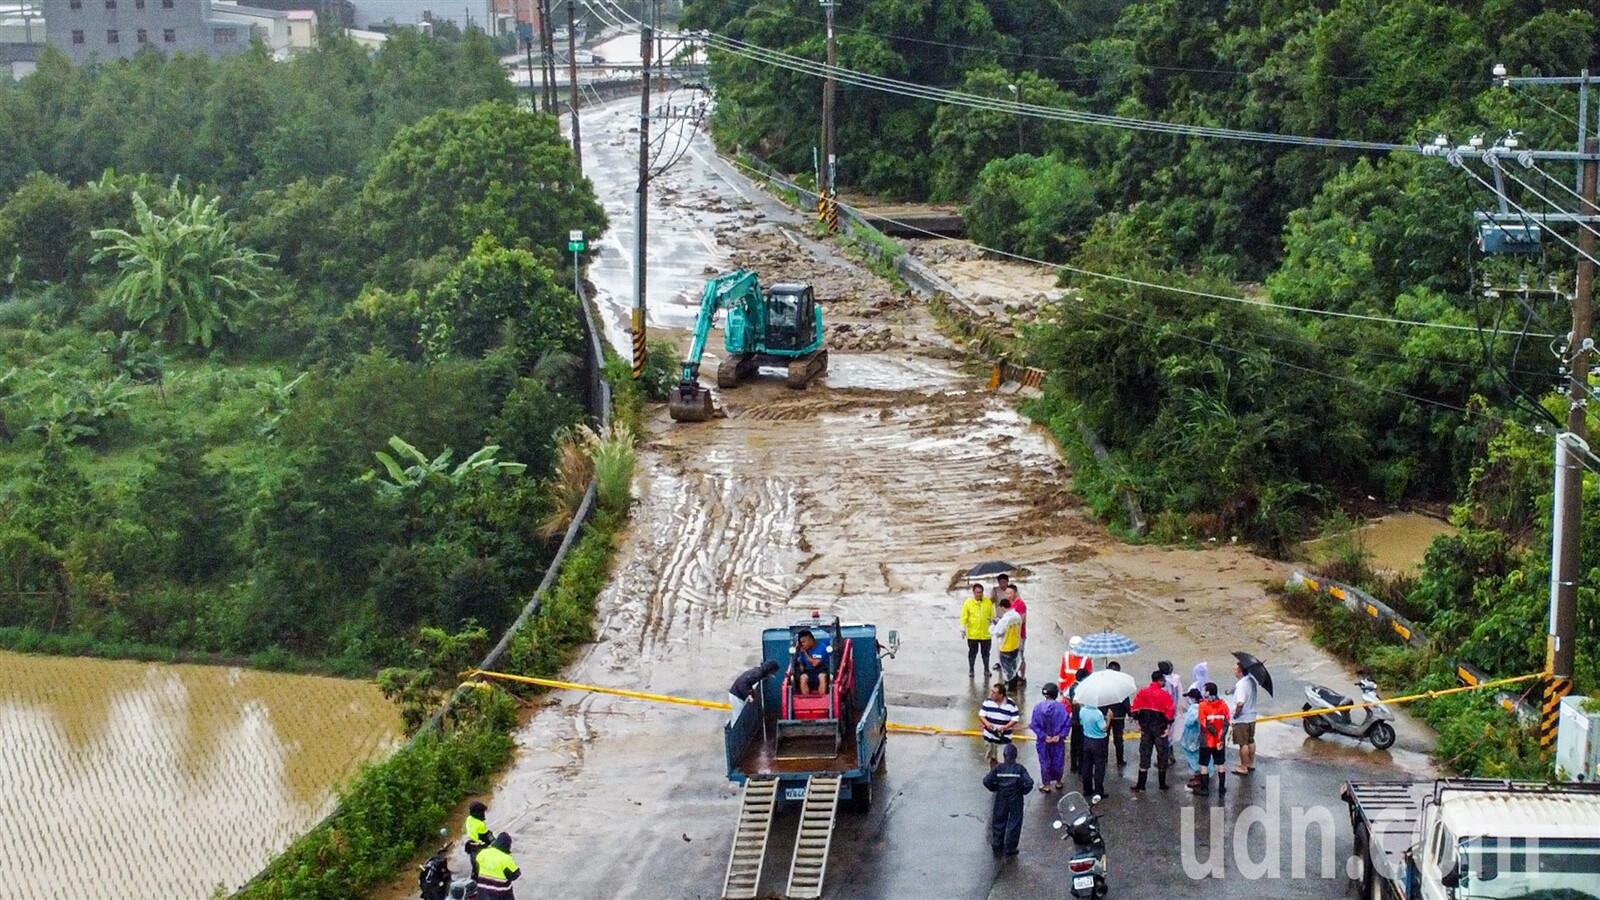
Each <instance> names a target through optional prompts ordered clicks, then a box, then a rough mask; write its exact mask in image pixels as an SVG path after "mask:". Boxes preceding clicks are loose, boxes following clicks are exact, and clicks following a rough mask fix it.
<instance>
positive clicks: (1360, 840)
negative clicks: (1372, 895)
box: [1349, 823, 1372, 898]
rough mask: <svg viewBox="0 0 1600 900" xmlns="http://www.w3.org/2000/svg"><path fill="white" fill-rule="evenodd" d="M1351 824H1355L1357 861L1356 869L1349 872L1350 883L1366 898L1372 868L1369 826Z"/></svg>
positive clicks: (1355, 857)
mask: <svg viewBox="0 0 1600 900" xmlns="http://www.w3.org/2000/svg"><path fill="white" fill-rule="evenodd" d="M1351 824H1352V825H1354V828H1353V829H1352V832H1353V834H1354V836H1355V854H1354V856H1353V857H1352V858H1353V859H1354V861H1355V869H1354V870H1353V871H1351V872H1350V873H1349V874H1350V885H1351V887H1354V888H1355V889H1356V890H1357V891H1358V892H1359V893H1360V896H1361V897H1363V898H1365V897H1366V895H1367V875H1368V874H1369V871H1370V870H1371V869H1372V865H1371V864H1370V863H1369V862H1368V860H1367V827H1366V826H1365V825H1360V824H1356V823H1351Z"/></svg>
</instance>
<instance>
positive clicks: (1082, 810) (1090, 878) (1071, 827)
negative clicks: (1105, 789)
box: [1050, 791, 1108, 900]
mask: <svg viewBox="0 0 1600 900" xmlns="http://www.w3.org/2000/svg"><path fill="white" fill-rule="evenodd" d="M1050 827H1051V828H1054V829H1056V830H1058V831H1059V830H1062V829H1065V830H1066V834H1063V835H1062V836H1061V837H1062V839H1063V840H1065V839H1066V838H1069V837H1070V838H1072V844H1073V851H1072V858H1071V859H1069V860H1068V861H1067V869H1068V870H1069V875H1070V877H1071V878H1072V896H1074V897H1090V898H1096V900H1098V898H1101V897H1104V896H1105V895H1106V891H1107V890H1108V888H1107V886H1106V871H1107V869H1106V840H1105V837H1104V836H1102V835H1101V834H1100V815H1099V814H1098V813H1096V812H1095V811H1094V809H1093V808H1092V807H1091V806H1090V805H1089V801H1088V800H1085V799H1084V797H1083V795H1082V794H1080V793H1078V792H1077V791H1073V792H1071V793H1069V794H1066V795H1063V796H1062V798H1061V800H1060V801H1058V802H1057V803H1056V820H1055V822H1054V823H1052V824H1051V826H1050Z"/></svg>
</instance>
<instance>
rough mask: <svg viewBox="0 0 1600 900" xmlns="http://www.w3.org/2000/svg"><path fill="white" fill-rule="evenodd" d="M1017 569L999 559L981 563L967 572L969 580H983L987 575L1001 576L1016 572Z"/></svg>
mask: <svg viewBox="0 0 1600 900" xmlns="http://www.w3.org/2000/svg"><path fill="white" fill-rule="evenodd" d="M1016 570H1017V567H1016V566H1014V565H1012V564H1011V563H1008V562H1002V561H1000V560H998V559H994V560H990V561H989V562H981V563H978V564H977V565H975V566H973V567H972V568H970V569H968V570H967V577H968V578H982V577H983V576H985V575H999V574H1000V573H1002V572H1015V571H1016Z"/></svg>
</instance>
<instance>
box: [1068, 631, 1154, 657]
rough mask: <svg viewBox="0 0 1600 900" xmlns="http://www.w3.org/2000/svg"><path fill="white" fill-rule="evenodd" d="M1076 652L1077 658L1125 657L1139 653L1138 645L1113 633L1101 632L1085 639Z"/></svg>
mask: <svg viewBox="0 0 1600 900" xmlns="http://www.w3.org/2000/svg"><path fill="white" fill-rule="evenodd" d="M1076 652H1077V654H1078V655H1079V656H1127V655H1129V654H1131V653H1137V652H1139V645H1138V644H1135V643H1134V642H1133V639H1132V638H1129V637H1127V636H1125V635H1120V634H1117V633H1116V632H1115V631H1101V632H1097V633H1095V634H1091V635H1089V636H1087V637H1085V638H1084V639H1083V641H1082V642H1081V643H1079V644H1078V649H1077V651H1076Z"/></svg>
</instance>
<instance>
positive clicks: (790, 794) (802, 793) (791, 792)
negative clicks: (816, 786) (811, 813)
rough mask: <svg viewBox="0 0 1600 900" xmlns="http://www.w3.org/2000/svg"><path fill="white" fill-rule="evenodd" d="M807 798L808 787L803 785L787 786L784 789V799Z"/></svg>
mask: <svg viewBox="0 0 1600 900" xmlns="http://www.w3.org/2000/svg"><path fill="white" fill-rule="evenodd" d="M805 798H806V789H805V788H804V787H803V786H802V787H786V788H784V789H783V799H785V800H804V799H805Z"/></svg>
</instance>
